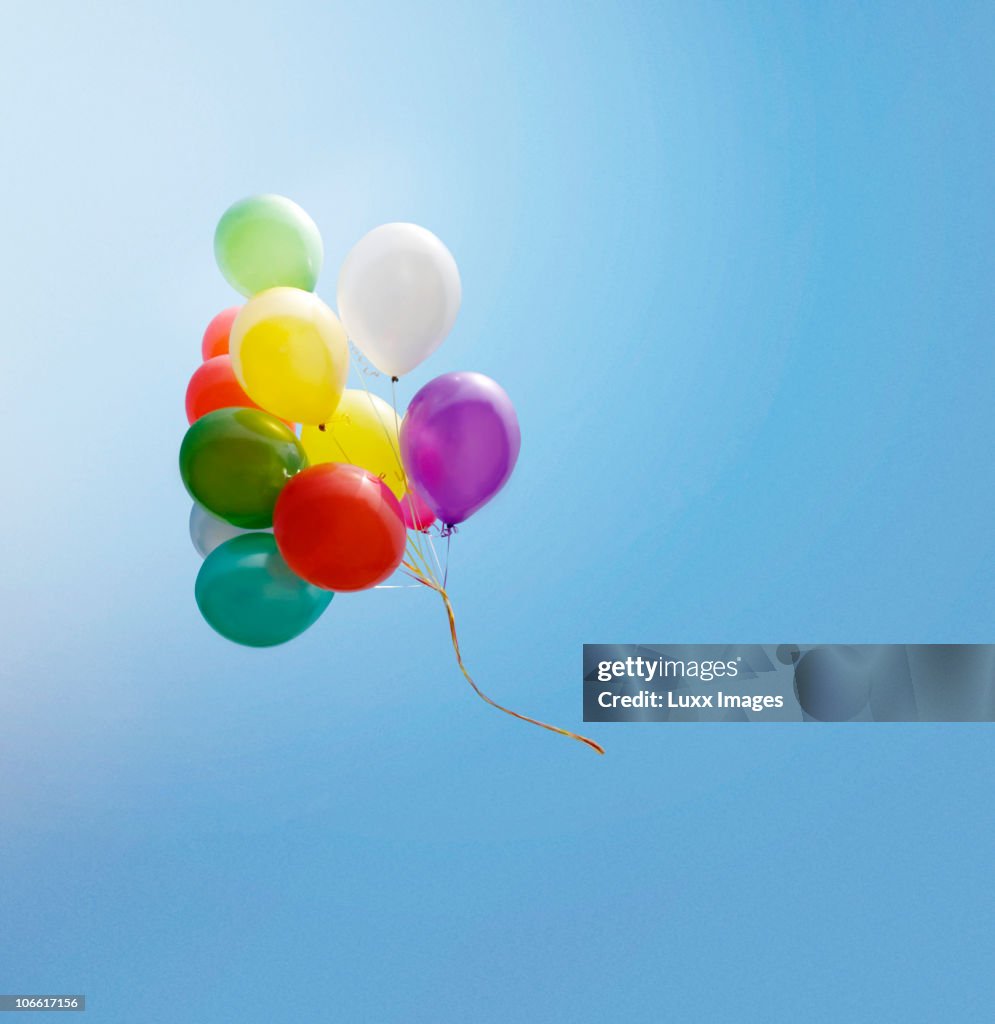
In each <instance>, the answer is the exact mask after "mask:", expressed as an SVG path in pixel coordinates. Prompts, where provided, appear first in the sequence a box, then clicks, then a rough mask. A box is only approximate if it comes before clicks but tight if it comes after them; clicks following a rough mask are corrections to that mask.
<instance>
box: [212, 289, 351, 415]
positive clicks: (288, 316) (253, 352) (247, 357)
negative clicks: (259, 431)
mask: <svg viewBox="0 0 995 1024" xmlns="http://www.w3.org/2000/svg"><path fill="white" fill-rule="evenodd" d="M229 351H230V353H231V365H232V369H233V370H234V371H235V376H236V377H237V378H238V382H239V384H241V385H242V388H243V390H244V391H245V393H246V394H247V395H248V396H249V398H251V399H252V400H253V401H254V402H255V403H256V404H257V405H259V406H262V408H263V409H265V410H266V411H267V412H271V413H273V415H274V416H279V417H280V418H281V419H284V420H289V421H290V422H292V423H324V422H325V420H327V419H328V418H329V417H330V416H331V415H332V414H333V413H334V412H335V409H336V407H337V406H338V404H339V399H340V398H341V397H342V391H343V390H344V388H345V382H346V377H347V375H348V373H349V345H348V342H347V341H346V333H345V329H344V328H343V326H342V324H340V323H339V319H338V317H337V316H336V315H335V314H334V313H333V312H332V311H331V310H330V309H329V308H328V306H326V305H325V304H324V303H323V302H322V301H321V299H319V298H318V296H317V295H315V294H314V293H313V292H306V291H302V290H301V289H300V288H270V289H268V290H267V291H264V292H260V293H259V294H258V295H256V296H254V297H253V298H251V299H249V301H248V302H247V303H246V304H245V305H244V306H243V307H242V310H241V312H240V313H239V314H238V316H237V317H236V318H235V323H234V324H232V329H231V340H230V343H229Z"/></svg>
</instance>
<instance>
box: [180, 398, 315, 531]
mask: <svg viewBox="0 0 995 1024" xmlns="http://www.w3.org/2000/svg"><path fill="white" fill-rule="evenodd" d="M307 464H308V461H307V454H306V453H305V451H304V446H303V445H302V444H301V442H300V441H299V440H298V438H297V435H296V434H295V433H294V432H293V431H292V430H291V429H290V427H288V426H287V424H286V423H284V422H283V421H282V420H278V419H277V418H276V417H275V416H271V415H270V414H269V413H268V412H263V411H262V410H261V409H215V410H214V412H209V413H208V414H207V415H206V416H201V418H200V419H199V420H195V421H194V422H193V423H192V424H191V425H190V429H189V430H187V432H186V435H185V436H184V438H183V444H182V445H180V476H181V477H182V478H183V484H184V486H185V487H186V489H187V491H188V492H189V494H190V497H191V498H193V500H194V501H196V502H199V503H200V504H201V505H203V506H204V508H206V509H207V510H208V511H209V512H213V513H214V514H215V515H216V516H218V517H220V518H221V519H224V520H225V521H226V522H229V523H231V524H232V526H239V527H241V528H242V529H244V530H265V529H266V528H267V527H269V526H272V525H273V507H274V506H275V505H276V499H277V498H278V497H279V496H280V491H282V490H283V487H284V484H286V482H287V481H288V480H289V479H290V478H291V477H292V476H296V475H297V474H298V473H299V472H300V471H301V470H302V469H306V468H307Z"/></svg>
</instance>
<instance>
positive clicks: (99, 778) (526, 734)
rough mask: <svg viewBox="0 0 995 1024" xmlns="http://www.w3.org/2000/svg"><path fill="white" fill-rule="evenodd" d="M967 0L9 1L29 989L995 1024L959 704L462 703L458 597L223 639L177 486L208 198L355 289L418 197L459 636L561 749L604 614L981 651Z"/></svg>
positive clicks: (17, 848)
mask: <svg viewBox="0 0 995 1024" xmlns="http://www.w3.org/2000/svg"><path fill="white" fill-rule="evenodd" d="M993 30H995V14H993V9H992V7H991V5H987V4H982V3H958V4H941V3H913V4H893V3H877V4H855V3H839V4H789V3H745V2H744V3H728V4H717V3H716V4H680V3H621V4H608V3H604V2H602V3H582V4H565V3H558V2H557V3H543V2H540V3H530V4H523V3H516V2H511V3H504V4H493V3H475V4H455V3H448V2H443V3H435V4H431V5H429V4H417V5H408V4H399V3H383V2H373V3H368V4H353V5H343V4H329V5H319V4H314V3H304V2H289V3H286V4H283V5H280V6H279V7H276V6H272V7H269V6H265V5H260V4H254V3H246V4H239V5H235V4H232V5H220V4H211V3H177V4H171V5H148V4H132V5H124V4H120V5H110V4H95V5H77V4H46V5H26V4H22V5H18V6H17V7H16V8H15V9H12V10H11V11H9V12H6V13H5V31H4V33H3V38H2V39H0V85H2V88H0V111H2V124H3V133H2V137H0V148H2V151H3V158H4V159H3V167H4V191H3V223H4V240H5V244H4V245H3V246H0V273H2V276H3V280H4V281H5V284H6V287H5V289H4V296H5V297H4V312H5V316H4V328H5V332H4V333H5V337H4V341H3V344H2V346H0V352H2V364H0V398H2V401H3V408H4V410H5V413H6V420H5V429H4V432H3V433H4V439H5V442H6V444H5V448H4V451H5V461H4V479H5V490H4V497H5V500H4V502H3V511H2V513H0V517H2V519H0V525H2V528H3V535H4V537H5V538H6V543H5V545H4V555H3V559H4V570H3V572H2V573H0V612H2V617H3V623H4V628H3V642H4V658H3V665H4V669H3V679H4V682H3V684H2V686H0V714H2V718H3V722H4V726H5V729H4V743H3V744H2V746H0V809H2V826H3V827H2V829H0V919H2V920H3V922H4V925H5V926H4V928H3V930H2V934H0V991H3V992H17V991H36V992H44V991H62V992H67V991H68V992H83V993H85V994H86V995H87V997H88V1000H89V1009H88V1010H87V1013H88V1014H89V1015H90V1018H89V1019H93V1020H96V1021H100V1022H113V1024H117V1022H126V1021H134V1020H136V1019H137V1020H142V1021H145V1022H158V1021H163V1022H167V1021H169V1022H172V1021H176V1020H203V1021H212V1022H213V1021H227V1020H239V1021H241V1022H246V1024H248V1022H255V1021H267V1022H269V1021H272V1020H287V1019H305V1018H306V1019H327V1020H348V1021H366V1020H370V1021H377V1022H388V1021H404V1022H410V1021H422V1020H425V1021H428V1020H431V1021H440V1020H441V1021H450V1020H451V1021H470V1020H472V1021H474V1022H489V1021H505V1020H509V1019H511V1020H522V1021H542V1022H558V1021H570V1022H572V1024H573V1022H577V1021H588V1020H590V1021H594V1020H624V1021H627V1022H628V1021H632V1022H643V1021H645V1022H654V1024H655V1022H657V1021H659V1020H663V1019H675V1020H682V1021H684V1020H687V1021H697V1020H701V1021H709V1022H715V1021H736V1022H737V1024H738V1022H743V1021H764V1022H768V1021H780V1020H784V1021H796V1020H799V1019H803V1018H804V1019H806V1020H812V1021H817V1020H826V1021H834V1022H836V1021H840V1020H848V1021H863V1020H867V1021H881V1020H901V1021H903V1022H913V1021H933V1020H936V1019H938V1018H939V1017H944V1018H949V1019H957V1020H981V1019H988V1018H990V1017H991V1016H992V1013H993V1011H995V988H993V985H992V980H991V972H990V968H989V965H988V956H987V951H988V950H990V948H991V945H992V940H993V937H995V936H993V926H992V921H993V919H995V918H993V915H992V913H991V911H992V905H991V900H990V898H989V897H988V891H989V889H990V872H991V853H992V841H991V827H990V826H991V815H992V810H993V800H992V795H991V794H992V790H991V783H990V772H989V768H990V765H991V732H990V729H989V728H987V727H982V726H976V727H967V726H956V727H953V726H951V727H946V726H939V725H937V726H915V727H913V726H878V727H871V728H864V727H862V728H855V727H849V728H848V727H845V726H825V727H786V728H776V727H761V726H753V727H750V728H746V729H735V728H732V727H727V726H723V727H716V726H712V727H709V726H700V727H682V728H671V727H667V726H635V725H630V726H593V727H591V729H590V732H591V734H592V735H594V736H595V737H596V738H597V739H599V740H600V741H602V742H603V743H604V744H605V745H606V746H607V747H608V755H607V756H606V757H605V758H604V759H599V758H597V757H595V756H593V755H591V754H590V753H589V752H588V751H587V750H585V749H583V748H582V747H580V746H579V745H577V744H571V743H569V742H567V741H564V740H561V739H559V738H557V737H552V736H549V735H547V734H544V733H542V732H541V731H539V730H534V729H531V728H530V727H527V726H524V725H521V724H519V723H515V722H512V721H510V720H508V719H506V718H505V717H504V716H501V715H497V714H495V713H493V712H492V711H490V710H489V709H488V708H486V707H485V706H484V705H482V704H480V703H479V702H478V701H476V699H475V698H473V697H472V695H471V694H470V693H469V691H468V690H467V688H466V686H465V684H464V683H463V681H462V679H461V677H460V676H459V674H458V671H457V670H456V667H455V665H454V664H453V662H452V652H451V649H450V648H449V645H448V631H447V629H446V623H445V618H444V613H443V610H442V608H441V606H440V605H439V604H438V602H436V601H433V600H432V599H431V595H428V594H427V593H422V592H413V591H381V592H375V593H367V594H362V595H357V596H348V597H346V596H343V597H340V598H336V600H335V601H334V602H333V604H332V606H331V608H330V609H329V611H328V613H327V614H326V615H325V617H324V618H323V619H322V620H321V621H320V622H319V624H318V625H317V626H316V627H315V628H314V629H312V630H311V631H310V632H309V633H308V634H306V635H305V636H304V637H302V638H301V639H300V640H298V641H296V642H294V643H293V644H291V645H288V646H286V647H282V648H277V649H275V650H271V651H256V650H242V649H239V648H236V647H233V646H231V645H227V644H225V643H224V642H223V641H221V640H220V639H219V638H217V637H216V636H214V635H213V634H212V633H211V632H210V631H209V630H208V629H207V627H206V626H205V625H204V624H203V623H202V622H201V621H200V619H199V617H198V615H197V611H196V607H195V605H194V601H193V581H194V578H195V575H196V571H197V568H198V564H199V561H198V558H197V556H196V554H195V552H194V551H193V549H192V547H191V546H190V542H189V538H188V536H187V515H188V511H189V502H188V499H187V497H186V495H185V493H184V491H183V488H182V486H181V484H180V481H179V478H178V473H177V470H176V453H177V449H178V446H179V442H180V440H181V438H182V435H183V431H184V428H185V420H184V416H183V391H184V388H185V386H186V381H187V379H188V377H189V375H190V373H191V372H192V371H193V370H194V369H195V367H196V365H197V359H198V353H199V341H200V334H201V332H202V330H203V328H204V326H205V325H206V323H207V321H208V320H209V319H210V318H211V316H213V314H214V313H216V312H217V311H218V310H220V309H222V308H223V307H225V306H227V305H230V304H231V303H232V302H233V301H235V300H236V297H235V296H234V294H233V293H232V292H231V290H230V289H229V288H228V287H227V285H226V284H225V283H224V281H223V279H222V278H221V276H220V274H219V273H218V272H217V270H216V268H215V267H214V265H213V259H212V248H211V240H212V235H213V230H214V225H215V223H216V221H217V218H218V217H219V216H220V214H221V213H222V212H223V210H224V209H225V208H226V207H227V205H228V204H229V203H230V202H232V201H233V200H234V199H237V198H239V197H241V196H243V195H246V194H249V193H252V192H258V191H276V192H281V193H284V194H286V195H289V196H291V197H293V198H294V199H296V200H297V201H298V202H300V203H301V204H302V205H303V206H304V207H305V208H306V209H307V210H308V211H309V212H310V213H311V214H312V216H313V217H314V218H315V220H316V221H317V223H318V225H319V227H320V228H321V230H322V233H323V237H324V241H325V248H326V268H325V272H324V274H323V275H322V278H321V280H320V282H319V286H318V291H319V294H321V295H323V296H324V297H325V298H326V299H328V300H329V301H331V300H332V299H333V298H334V291H335V289H334V282H335V275H336V272H337V268H338V265H339V263H340V262H341V259H342V257H343V256H344V254H345V253H346V252H347V251H348V249H349V247H350V246H351V245H352V243H353V242H354V241H355V240H356V239H358V238H359V237H360V236H361V235H362V234H363V233H364V232H365V231H367V230H368V229H369V228H371V227H373V226H375V225H376V224H379V223H382V222H385V221H390V220H411V221H416V222H418V223H422V224H424V225H426V226H427V227H429V228H431V229H432V230H433V231H435V232H436V233H437V234H438V235H440V237H442V238H443V239H444V240H445V241H446V243H447V244H448V245H449V247H450V248H451V250H452V251H453V253H454V255H455V257H456V259H457V261H458V263H459V265H460V269H461V273H462V277H463V289H464V292H463V296H464V297H463V308H462V311H461V313H460V317H459V319H458V321H457V324H456V328H455V330H454V332H453V334H452V335H451V337H450V338H449V340H448V341H447V342H446V344H445V345H444V346H443V348H442V349H440V350H439V352H438V353H436V355H435V356H434V357H433V358H432V359H431V360H430V361H429V362H428V363H427V364H425V365H423V366H422V367H421V368H419V370H418V371H416V372H415V373H414V374H412V375H411V379H410V380H405V381H403V382H402V385H401V391H400V394H401V396H402V397H409V396H410V395H411V394H413V393H414V390H415V389H416V388H417V387H418V386H420V384H421V383H424V381H425V380H427V379H429V378H430V377H431V376H433V375H435V374H437V373H443V372H447V371H450V370H459V369H473V370H479V371H482V372H484V373H488V374H490V375H491V376H493V377H495V378H496V379H497V380H499V381H500V382H501V383H502V384H503V386H504V387H505V388H506V390H507V391H508V392H509V394H510V395H511V396H512V398H513V400H514V401H515V403H516V406H517V408H518V411H519V416H520V420H521V425H522V432H523V446H522V454H521V458H520V460H519V464H518V468H517V470H516V473H515V476H514V477H513V478H512V480H511V482H510V484H509V485H508V487H507V488H506V490H505V491H504V492H503V493H502V494H501V495H500V496H499V498H498V499H497V500H496V501H495V502H494V503H493V504H492V505H491V506H489V507H488V508H486V509H485V510H484V511H482V512H481V513H480V514H479V515H477V516H476V517H475V518H474V519H472V520H471V521H470V522H469V523H467V524H466V526H465V527H464V528H463V529H462V530H461V531H460V533H459V535H458V536H457V537H456V538H455V542H454V549H453V558H452V569H451V574H450V580H451V583H452V586H451V588H450V589H451V592H452V595H453V600H454V602H455V605H456V610H457V615H458V616H459V621H460V634H461V640H462V642H463V646H464V651H465V654H466V657H467V660H468V663H469V665H470V667H471V670H472V671H473V672H474V673H475V675H476V677H477V678H478V680H479V681H480V683H481V685H483V686H484V688H485V689H487V690H488V691H489V692H491V693H492V694H493V695H494V696H495V697H496V698H498V699H502V700H504V701H506V702H507V703H509V704H511V705H512V706H514V707H517V708H520V709H521V710H523V711H526V712H529V713H532V714H536V715H538V716H539V717H545V718H548V719H550V720H552V721H554V722H557V723H558V724H561V725H565V726H567V727H573V728H580V727H581V723H580V721H579V719H580V702H581V686H580V665H581V661H580V658H581V644H582V643H584V642H585V641H587V642H653V643H661V642H668V641H673V642H693V641H703V642H708V641H713V642H761V641H762V642H818V641H846V642H861V641H866V642H882V641H896V642H898V641H903V642H904V641H946V642H954V641H976V642H982V641H984V642H988V641H991V640H992V632H991V610H992V607H993V605H995V572H993V571H992V566H993V555H995V542H993V539H992V532H991V527H990V521H991V509H992V507H993V498H995V469H993V463H992V459H991V456H990V449H991V408H992V400H991V396H992V382H993V371H995V347H993V345H992V330H991V322H992V303H991V295H992V292H993V289H992V273H991V266H992V264H991V251H992V242H993V235H995V231H993V228H995V212H993V205H992V202H991V187H992V171H991V169H992V167H993V166H995V131H993V130H992V129H993V124H992V97H993V96H995V80H993V79H995V73H993V67H995V62H993V61H992V53H993V42H995V31H993Z"/></svg>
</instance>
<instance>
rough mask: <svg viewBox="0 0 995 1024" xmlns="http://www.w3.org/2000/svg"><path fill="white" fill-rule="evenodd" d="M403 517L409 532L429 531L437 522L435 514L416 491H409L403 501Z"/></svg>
mask: <svg viewBox="0 0 995 1024" xmlns="http://www.w3.org/2000/svg"><path fill="white" fill-rule="evenodd" d="M401 515H402V516H404V525H405V526H406V527H407V528H408V529H409V530H427V529H428V528H429V527H430V526H431V525H432V523H434V522H435V513H434V512H433V511H432V510H431V509H430V508H429V507H428V505H426V504H425V502H424V501H422V500H421V498H419V497H418V495H417V494H415V492H414V491H408V493H407V494H405V495H404V497H403V498H402V499H401Z"/></svg>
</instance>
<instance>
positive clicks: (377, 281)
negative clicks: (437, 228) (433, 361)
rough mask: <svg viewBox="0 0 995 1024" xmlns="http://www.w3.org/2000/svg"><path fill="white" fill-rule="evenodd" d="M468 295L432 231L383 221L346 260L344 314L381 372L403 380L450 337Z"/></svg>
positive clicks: (340, 293)
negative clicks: (402, 377)
mask: <svg viewBox="0 0 995 1024" xmlns="http://www.w3.org/2000/svg"><path fill="white" fill-rule="evenodd" d="M461 294H462V291H461V287H460V279H459V269H458V268H457V266H456V260H454V259H453V254H452V253H451V252H450V251H449V250H448V249H447V248H446V247H445V245H443V244H442V242H441V241H440V240H439V239H438V238H436V236H435V235H433V234H432V232H431V231H429V230H427V229H426V228H422V227H419V226H418V225H417V224H382V225H381V226H380V227H378V228H374V229H373V230H372V231H371V232H370V233H369V234H367V235H364V236H363V237H362V238H361V239H360V240H359V241H358V242H357V243H356V244H355V245H354V246H353V247H352V249H351V250H350V251H349V255H348V256H346V258H345V262H344V263H343V264H342V270H341V271H340V273H339V287H338V304H339V317H340V318H341V320H342V323H343V324H344V325H345V329H346V331H347V332H348V334H349V337H350V338H351V339H352V340H353V342H354V343H355V344H356V346H357V348H359V350H360V351H361V352H362V353H363V355H365V356H366V358H367V359H369V360H370V362H371V363H373V365H374V366H375V367H376V368H377V369H378V370H380V371H381V372H382V373H387V374H390V376H392V377H400V376H401V375H402V374H405V373H407V372H408V371H409V370H413V369H414V368H415V367H416V366H417V365H418V364H419V363H420V362H422V360H424V359H427V358H428V357H429V356H430V355H431V354H432V353H433V352H434V351H435V350H436V349H437V348H438V347H439V346H440V345H441V344H442V342H443V341H444V340H445V338H446V335H447V334H448V333H449V332H450V330H451V329H452V326H453V323H454V322H455V320H456V314H457V313H458V312H459V307H460V298H461Z"/></svg>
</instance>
